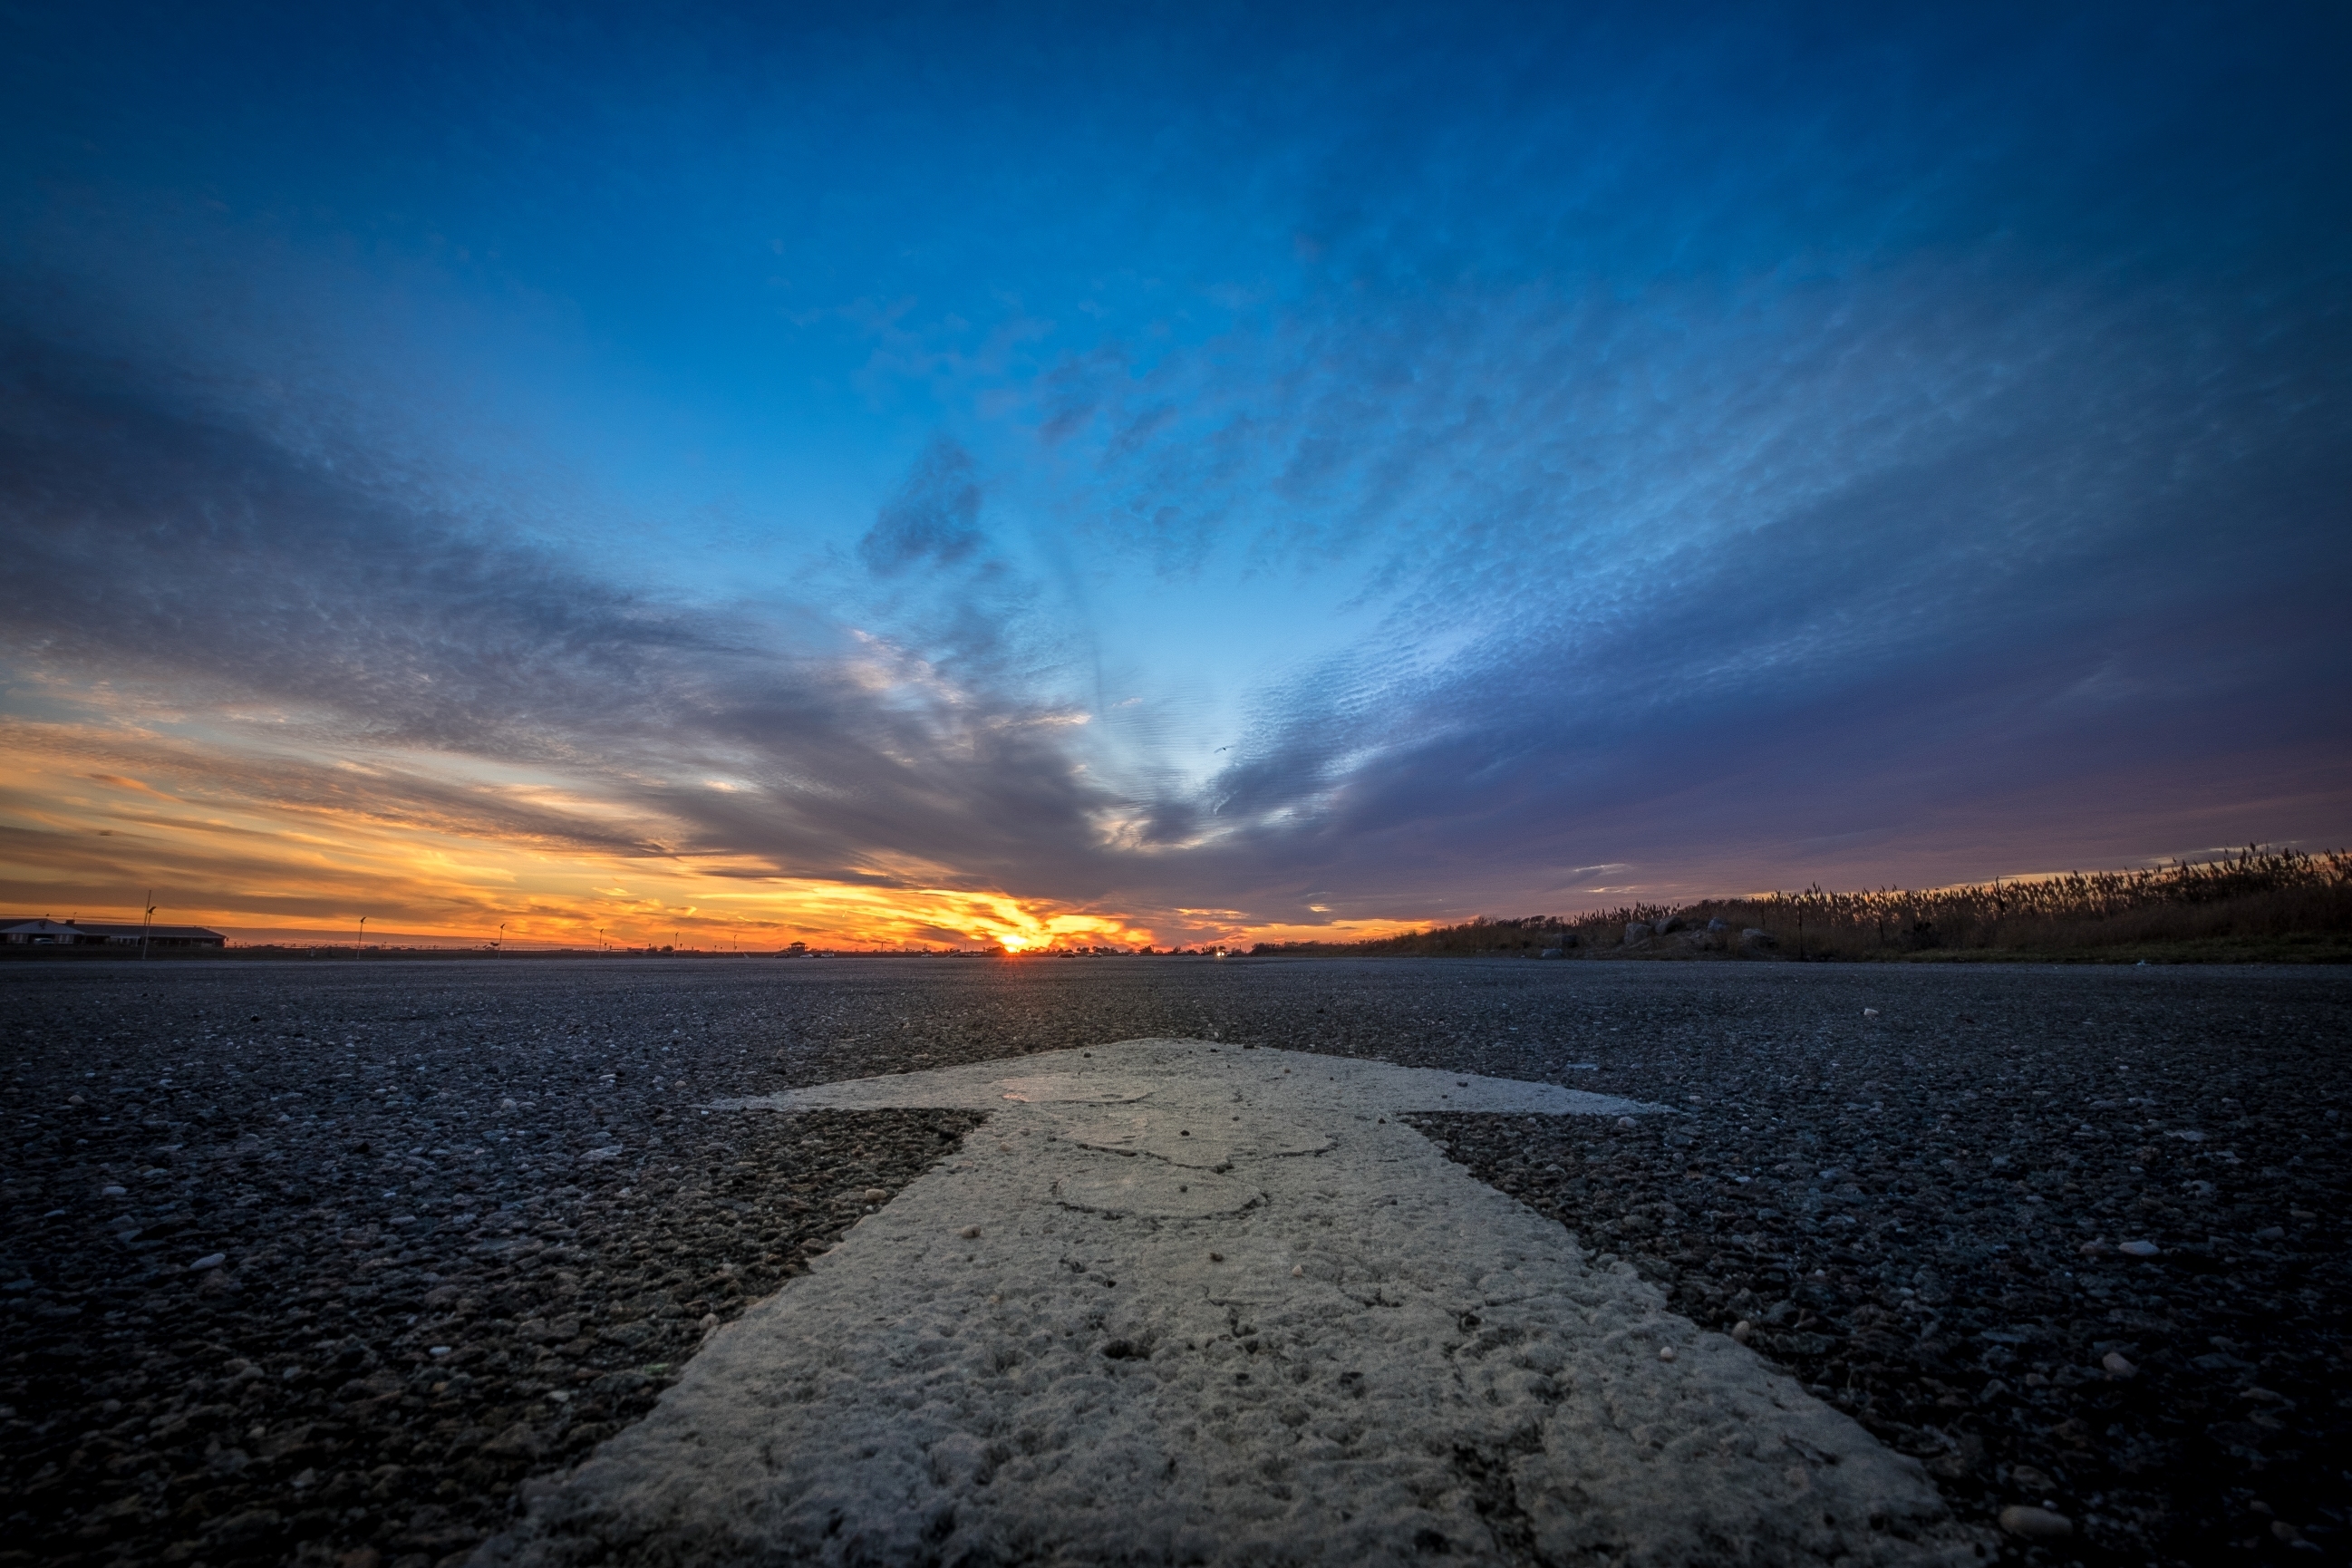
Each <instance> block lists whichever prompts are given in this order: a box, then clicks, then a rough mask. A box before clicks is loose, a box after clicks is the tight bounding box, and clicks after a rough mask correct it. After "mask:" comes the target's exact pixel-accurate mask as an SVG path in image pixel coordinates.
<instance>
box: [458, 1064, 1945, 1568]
mask: <svg viewBox="0 0 2352 1568" xmlns="http://www.w3.org/2000/svg"><path fill="white" fill-rule="evenodd" d="M880 1107H941V1108H947V1107H961V1108H970V1109H987V1110H992V1111H993V1112H994V1114H993V1115H992V1118H991V1120H990V1121H989V1122H988V1123H987V1124H986V1125H984V1126H982V1128H980V1129H979V1130H977V1131H974V1132H973V1133H971V1135H970V1136H969V1137H968V1138H967V1139H966V1141H965V1144H964V1147H963V1150H962V1152H961V1153H960V1154H959V1155H958V1156H957V1157H956V1158H954V1159H953V1160H951V1161H949V1162H945V1163H942V1164H941V1165H940V1167H938V1168H937V1169H935V1170H934V1171H933V1172H932V1173H929V1174H928V1175H926V1176H924V1177H922V1178H921V1179H920V1180H919V1181H917V1182H915V1183H914V1184H911V1185H909V1186H908V1188H907V1189H906V1190H905V1191H904V1192H902V1193H900V1194H898V1197H897V1198H896V1199H894V1200H893V1201H892V1202H891V1203H890V1204H889V1205H887V1207H885V1208H884V1209H883V1210H882V1211H881V1212H880V1213H878V1214H876V1215H872V1216H870V1217H868V1218H867V1219H866V1220H864V1221H862V1222H861V1223H860V1224H859V1225H858V1226H856V1228H855V1229H854V1230H853V1231H852V1232H851V1233H850V1234H849V1236H848V1237H845V1239H844V1240H843V1241H842V1243H841V1244H840V1245H839V1246H837V1247H835V1248H834V1249H833V1250H832V1251H831V1252H829V1253H827V1254H825V1255H824V1257H822V1258H818V1259H817V1260H816V1261H815V1265H814V1268H813V1270H812V1272H811V1273H810V1274H809V1275H808V1276H807V1277H806V1278H804V1279H798V1280H795V1281H793V1283H791V1284H789V1285H787V1286H786V1287H785V1288H784V1289H782V1290H780V1291H778V1292H777V1293H776V1294H775V1295H774V1296H772V1297H771V1298H770V1299H769V1300H766V1301H764V1302H762V1303H761V1304H760V1305H759V1306H757V1307H755V1308H753V1309H752V1310H751V1311H749V1312H747V1313H746V1314H744V1316H743V1317H742V1318H741V1319H740V1321H737V1322H735V1323H734V1324H732V1325H730V1327H729V1328H727V1329H725V1330H723V1331H720V1332H719V1334H718V1335H716V1336H715V1337H714V1338H713V1339H712V1341H711V1342H710V1343H709V1346H708V1347H707V1348H706V1349H705V1350H704V1351H703V1352H701V1353H700V1354H699V1355H698V1356H697V1357H696V1358H695V1360H694V1361H693V1362H692V1363H690V1364H689V1365H688V1368H687V1371H686V1373H685V1375H684V1376H683V1377H682V1378H681V1379H680V1381H679V1382H678V1384H677V1385H676V1386H675V1387H673V1388H672V1389H670V1390H669V1391H668V1393H667V1394H664V1395H663V1397H662V1399H661V1401H660V1403H659V1404H658V1405H656V1408H655V1409H654V1411H653V1412H652V1414H650V1415H647V1416H646V1419H645V1420H643V1421H642V1422H640V1423H639V1424H638V1425H636V1426H634V1427H632V1428H630V1429H629V1430H628V1431H626V1432H625V1433H623V1434H621V1435H620V1436H617V1437H615V1438H614V1439H613V1440H612V1441H611V1442H609V1443H607V1444H606V1445H604V1447H603V1448H601V1449H599V1450H598V1451H597V1453H596V1454H595V1456H594V1457H593V1458H591V1459H590V1460H589V1461H588V1462H587V1463H586V1464H584V1465H583V1466H582V1467H581V1468H579V1469H578V1470H577V1471H575V1472H573V1473H572V1475H571V1476H570V1477H569V1478H567V1479H564V1480H562V1481H561V1482H559V1483H553V1484H548V1485H542V1486H541V1487H538V1488H535V1489H533V1490H532V1492H531V1495H530V1508H529V1511H528V1516H527V1518H526V1520H525V1521H524V1523H523V1524H522V1525H521V1527H520V1528H519V1529H518V1530H517V1531H514V1532H512V1533H511V1534H509V1535H508V1536H506V1537H504V1538H501V1539H500V1540H499V1541H495V1542H491V1543H489V1544H488V1546H486V1547H484V1548H483V1551H482V1554H481V1557H480V1558H479V1559H478V1561H480V1562H482V1563H501V1564H504V1563H528V1564H532V1565H540V1564H557V1563H680V1564H685V1563H693V1564H704V1563H801V1562H808V1563H958V1562H972V1563H1031V1562H1038V1563H1045V1562H1050V1563H1236V1564H1257V1563H1346V1564H1349V1568H1356V1565H1360V1564H1370V1563H1391V1562H1403V1561H1406V1560H1409V1559H1417V1558H1422V1557H1425V1556H1427V1555H1428V1554H1430V1553H1432V1552H1439V1551H1444V1552H1447V1553H1449V1554H1451V1555H1453V1556H1454V1557H1456V1558H1461V1559H1467V1560H1469V1561H1473V1562H1513V1563H1539V1562H1570V1561H1575V1562H1585V1561H1594V1562H1608V1563H1706V1564H1721V1563H1748V1564H1764V1563H1832V1562H1834V1563H1853V1564H1860V1563H1922V1562H1934V1563H1964V1562H1966V1563H1973V1562H1974V1560H1975V1555H1976V1553H1975V1550H1974V1545H1973V1542H1974V1539H1975V1538H1974V1537H1973V1536H1972V1535H1970V1534H1969V1533H1967V1532H1965V1531H1962V1530H1960V1529H1959V1528H1958V1527H1956V1526H1954V1525H1953V1524H1951V1523H1950V1521H1948V1518H1947V1516H1946V1513H1945V1510H1944V1508H1943V1505H1942V1503H1941V1501H1940V1500H1938V1499H1937V1495H1936V1492H1935V1489H1934V1488H1933V1487H1932V1486H1931V1485H1930V1484H1929V1483H1928V1481H1927V1478H1926V1476H1925V1475H1924V1473H1923V1472H1922V1471H1921V1470H1920V1468H1919V1467H1918V1465H1917V1464H1916V1462H1915V1461H1913V1460H1910V1459H1907V1458H1900V1457H1898V1456H1896V1455H1894V1454H1892V1453H1890V1452H1888V1451H1887V1450H1886V1449H1885V1448H1883V1447H1880V1446H1879V1445H1878V1444H1876V1443H1875V1442H1874V1441H1873V1440H1872V1439H1871V1438H1870V1437H1869V1436H1868V1435H1867V1434H1865V1433H1864V1432H1863V1431H1862V1429H1861V1428H1860V1427H1858V1426H1855V1425H1854V1424H1853V1422H1851V1421H1849V1420H1848V1419H1846V1418H1845V1417H1844V1416H1843V1415H1839V1414H1837V1413H1836V1412H1835V1411H1832V1410H1831V1409H1829V1408H1828V1407H1827V1406H1825V1405H1822V1404H1820V1403H1819V1402H1817V1401H1815V1400H1813V1399H1811V1398H1810V1397H1809V1396H1807V1395H1806V1394H1804V1393H1803V1392H1802V1391H1801V1389H1799V1388H1798V1387H1797V1385H1796V1384H1794V1383H1792V1382H1791V1381H1790V1379H1788V1378H1787V1377H1785V1376H1783V1375H1781V1374H1780V1373H1774V1372H1772V1371H1771V1370H1770V1369H1769V1368H1768V1367H1766V1366H1765V1365H1764V1364H1763V1363H1761V1362H1759V1360H1758V1359H1757V1358H1756V1357H1755V1356H1753V1355H1751V1354H1750V1353H1749V1352H1748V1351H1747V1350H1745V1349H1743V1348H1742V1347H1740V1346H1738V1345H1737V1344H1734V1343H1733V1342H1731V1341H1730V1340H1728V1339H1727V1338H1725V1337H1723V1336H1721V1335H1719V1334H1714V1333H1707V1332H1704V1331H1700V1330H1699V1329H1698V1328H1697V1327H1696V1325H1694V1324H1692V1323H1691V1322H1689V1321H1687V1320H1685V1319H1682V1318H1679V1317H1676V1316H1675V1315H1673V1314H1671V1313H1670V1312H1668V1311H1667V1310H1665V1308H1664V1302H1663V1301H1662V1300H1661V1299H1660V1297H1659V1296H1658V1294H1657V1292H1656V1291H1655V1290H1654V1289H1652V1288H1651V1287H1649V1286H1648V1285H1646V1284H1644V1283H1643V1282H1642V1281H1641V1280H1640V1279H1638V1278H1637V1277H1636V1276H1635V1275H1634V1274H1633V1271H1632V1270H1631V1269H1630V1268H1627V1267H1626V1266H1625V1265H1622V1264H1619V1265H1615V1266H1614V1267H1612V1268H1606V1269H1603V1268H1594V1267H1591V1266H1589V1265H1588V1264H1587V1263H1586V1262H1585V1260H1584V1258H1582V1256H1581V1255H1580V1252H1579V1250H1578V1249H1577V1247H1575V1245H1574V1244H1573V1243H1572V1242H1571V1241H1570V1238H1569V1236H1568V1234H1567V1232H1565V1231H1564V1230H1562V1229H1561V1228H1560V1226H1559V1225H1558V1224H1556V1223H1554V1222H1552V1221H1550V1220H1547V1219H1545V1218H1543V1217H1542V1216H1541V1215H1537V1214H1535V1213H1534V1212H1533V1211H1531V1210H1529V1209H1528V1208H1527V1207H1525V1206H1524V1205H1520V1204H1518V1203H1517V1202H1514V1201H1513V1200H1511V1199H1509V1198H1507V1197H1505V1196H1504V1195H1503V1194H1500V1193H1497V1192H1496V1191H1495V1190H1494V1189H1493V1188H1491V1187H1488V1186H1486V1185H1485V1184H1482V1183H1479V1182H1477V1181H1475V1180H1473V1179H1472V1178H1471V1177H1470V1176H1469V1175H1468V1174H1467V1173H1465V1172H1464V1171H1462V1170H1461V1168H1460V1167H1458V1166H1456V1165H1454V1164H1453V1163H1450V1162H1449V1161H1447V1160H1446V1159H1444V1156H1443V1155H1442V1154H1440V1153H1439V1152H1437V1150H1436V1149H1435V1148H1433V1146H1432V1145H1431V1144H1430V1143H1429V1142H1428V1141H1427V1140H1426V1139H1423V1137H1422V1136H1421V1135H1420V1134H1418V1133H1417V1132H1415V1131H1412V1129H1411V1128H1409V1127H1405V1126H1402V1125H1401V1124H1400V1123H1398V1122H1397V1121H1395V1117H1396V1115H1397V1114H1398V1113H1399V1112H1402V1111H1410V1110H1474V1111H1509V1112H1535V1113H1553V1114H1586V1115H1608V1116H1620V1115H1643V1114H1649V1113H1658V1112H1661V1111H1662V1110H1663V1108H1661V1107H1656V1106H1647V1105H1642V1104H1639V1103H1636V1102H1634V1101H1631V1100H1617V1099H1613V1098H1611V1097H1608V1096H1604V1095H1595V1094H1586V1093H1580V1092H1578V1091H1574V1090H1570V1089H1561V1088H1559V1087H1557V1086H1554V1085H1550V1084H1533V1083H1516V1082H1511V1081H1508V1080H1505V1079H1486V1078H1479V1077H1476V1076H1475V1075H1470V1074H1449V1073H1441V1072H1433V1071H1429V1070H1426V1069H1421V1068H1398V1067H1392V1066H1389V1065H1387V1064H1384V1063H1377V1062H1364V1061H1356V1060H1348V1059H1341V1058H1331V1057H1320V1056H1309V1055H1303V1054H1300V1053H1297V1052H1290V1051H1273V1050H1245V1049H1240V1048H1236V1047H1234V1046H1231V1045H1223V1046H1220V1045H1214V1044H1211V1043H1209V1042H1205V1041H1197V1040H1131V1041H1127V1042H1123V1043H1121V1044H1118V1045H1114V1046H1103V1047H1095V1048H1094V1049H1093V1050H1091V1051H1076V1050H1072V1051H1060V1052H1055V1053H1052V1054H1050V1055H1045V1056H1035V1057H1028V1058H1022V1059H1021V1060H1020V1061H1018V1062H1017V1063H1005V1062H998V1063H992V1064H987V1065H983V1066H980V1067H972V1068H951V1069H949V1070H945V1071H940V1072H926V1073H911V1074H907V1075H904V1076H898V1077H891V1078H882V1079H860V1080H857V1081H855V1082H849V1083H837V1084H828V1085H825V1086H824V1087H822V1088H818V1089H798V1090H793V1091H792V1092H790V1093H785V1094H779V1095H774V1096H771V1097H768V1098H765V1099H761V1100H738V1101H730V1102H726V1103H725V1105H723V1106H721V1107H715V1108H714V1109H732V1110H760V1109H772V1110H810V1109H817V1108H851V1109H856V1108H880ZM1668 1352H1671V1359H1669V1358H1668Z"/></svg>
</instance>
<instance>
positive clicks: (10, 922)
mask: <svg viewBox="0 0 2352 1568" xmlns="http://www.w3.org/2000/svg"><path fill="white" fill-rule="evenodd" d="M0 942H5V943H7V944H9V945H10V946H13V947H137V946H138V945H139V944H140V943H141V942H145V943H147V944H148V945H149V946H150V947H159V948H163V947H169V948H207V947H210V948H220V947H226V946H227V945H228V938H226V937H225V936H223V935H222V934H221V933H220V932H218V931H208V930H206V929H205V927H203V926H142V925H138V924H135V923H134V924H131V925H118V924H115V923H113V922H112V921H79V920H76V921H53V920H51V919H49V918H48V917H47V915H43V916H41V917H40V918H39V919H37V920H34V919H30V918H27V917H26V916H22V915H15V916H9V915H0Z"/></svg>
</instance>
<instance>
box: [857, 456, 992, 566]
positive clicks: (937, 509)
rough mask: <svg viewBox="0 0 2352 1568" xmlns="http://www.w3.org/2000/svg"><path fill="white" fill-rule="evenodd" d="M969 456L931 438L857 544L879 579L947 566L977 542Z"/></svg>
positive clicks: (975, 485)
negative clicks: (912, 569) (926, 566)
mask: <svg viewBox="0 0 2352 1568" xmlns="http://www.w3.org/2000/svg"><path fill="white" fill-rule="evenodd" d="M975 474H976V469H975V467H974V465H973V462H972V458H971V453H969V452H967V451H965V450H964V449H963V448H962V447H960V446H958V445H957V444H956V443H955V442H954V441H952V440H950V439H949V438H948V437H945V436H935V437H932V439H931V443H930V445H929V447H927V448H925V450H924V452H923V455H922V456H921V457H920V458H918V459H916V462H915V466H914V468H913V470H912V471H911V472H909V473H908V476H907V479H906V481H905V483H904V484H902V485H901V486H900V487H899V489H898V494H897V495H895V496H893V497H891V498H890V500H888V501H887V502H886V503H885V504H884V506H883V508H882V510H881V511H880V513H879V514H878V515H877V517H876V518H875V520H874V526H873V527H872V528H871V529H869V530H867V531H866V537H865V538H864V539H862V540H860V541H858V544H857V556H858V559H859V560H861V561H863V562H865V563H866V566H867V568H868V569H869V570H871V571H872V572H874V573H875V574H877V575H880V576H892V575H895V574H898V573H901V572H904V571H907V570H908V568H910V567H912V566H916V565H919V564H921V563H926V562H928V563H931V564H933V565H939V566H951V565H953V564H955V563H957V562H960V561H962V560H964V559H965V558H966V557H968V556H970V555H971V553H972V552H974V551H976V550H978V549H979V548H980V546H981V544H982V538H983V536H982V533H981V530H980V503H981V494H980V483H979V480H978V479H977V478H976V477H975Z"/></svg>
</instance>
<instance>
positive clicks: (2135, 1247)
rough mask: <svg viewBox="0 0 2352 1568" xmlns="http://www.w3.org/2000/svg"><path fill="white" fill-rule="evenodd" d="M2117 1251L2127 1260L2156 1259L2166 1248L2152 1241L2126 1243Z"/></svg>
mask: <svg viewBox="0 0 2352 1568" xmlns="http://www.w3.org/2000/svg"><path fill="white" fill-rule="evenodd" d="M2163 1250H2164V1248H2162V1247H2158V1246H2157V1244H2156V1243H2154V1242H2152V1241H2126V1242H2125V1243H2124V1244H2123V1245H2122V1246H2121V1247H2116V1251H2117V1252H2120V1253H2122V1254H2123V1255H2124V1256H2125V1257H2126V1258H2154V1257H2155V1256H2157V1254H2158V1253H2160V1252H2162V1251H2163Z"/></svg>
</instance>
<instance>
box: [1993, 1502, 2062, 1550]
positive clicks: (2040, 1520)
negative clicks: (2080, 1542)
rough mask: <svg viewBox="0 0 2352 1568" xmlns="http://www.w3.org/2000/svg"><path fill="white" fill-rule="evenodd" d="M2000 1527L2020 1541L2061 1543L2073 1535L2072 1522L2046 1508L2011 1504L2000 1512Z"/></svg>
mask: <svg viewBox="0 0 2352 1568" xmlns="http://www.w3.org/2000/svg"><path fill="white" fill-rule="evenodd" d="M2000 1527H2001V1528H2002V1529H2003V1530H2006V1531H2009V1532H2010V1533H2011V1535H2014V1536H2016V1537H2017V1538H2018V1539H2019V1540H2020V1541H2063V1540H2065V1539H2066V1538H2067V1537H2068V1536H2070V1535H2072V1534H2074V1521H2073V1520H2071V1519H2068V1518H2067V1517H2066V1516H2065V1515H2064V1514H2063V1513H2053V1512H2051V1511H2050V1510H2048V1509H2046V1508H2028V1507H2026V1506H2025V1505H2024V1504H2023V1503H2011V1504H2010V1505H2009V1506H2008V1507H2007V1508H2005V1509H2002V1510H2000Z"/></svg>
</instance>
